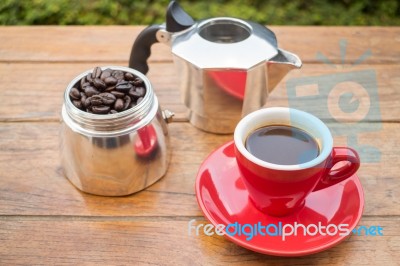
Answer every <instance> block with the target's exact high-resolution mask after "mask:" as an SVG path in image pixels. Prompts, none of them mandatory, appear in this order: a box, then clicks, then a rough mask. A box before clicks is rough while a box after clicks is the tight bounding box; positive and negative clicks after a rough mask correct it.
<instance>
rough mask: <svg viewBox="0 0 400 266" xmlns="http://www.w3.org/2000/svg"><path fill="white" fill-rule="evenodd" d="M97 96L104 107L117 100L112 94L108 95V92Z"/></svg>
mask: <svg viewBox="0 0 400 266" xmlns="http://www.w3.org/2000/svg"><path fill="white" fill-rule="evenodd" d="M98 96H100V97H101V99H102V101H103V103H104V104H105V105H111V104H113V103H114V102H115V100H116V99H117V98H116V97H115V96H114V95H113V94H111V93H108V92H103V93H100V94H99V95H98Z"/></svg>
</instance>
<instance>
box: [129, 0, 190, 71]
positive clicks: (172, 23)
mask: <svg viewBox="0 0 400 266" xmlns="http://www.w3.org/2000/svg"><path fill="white" fill-rule="evenodd" d="M166 20H167V21H166V26H165V27H166V31H167V32H170V33H174V32H179V31H182V30H185V29H187V28H190V27H191V26H192V25H193V24H194V23H195V22H194V20H193V19H192V17H190V16H189V15H188V14H187V13H186V12H185V11H184V10H183V9H182V7H181V6H180V5H179V4H178V2H176V1H171V2H170V3H169V5H168V8H167V14H166ZM160 29H164V26H162V25H152V26H149V27H147V28H145V29H144V30H143V31H142V32H141V33H140V34H139V36H138V37H137V38H136V40H135V42H134V43H133V47H132V51H131V56H130V58H129V67H130V68H133V69H136V70H138V71H140V72H142V73H143V74H145V75H146V73H147V72H148V71H149V66H148V65H147V59H148V58H149V57H150V54H151V46H152V45H153V44H154V43H156V42H158V40H157V37H156V34H157V31H158V30H160Z"/></svg>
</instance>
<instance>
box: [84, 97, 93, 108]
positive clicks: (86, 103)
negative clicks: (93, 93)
mask: <svg viewBox="0 0 400 266" xmlns="http://www.w3.org/2000/svg"><path fill="white" fill-rule="evenodd" d="M91 101H92V97H88V98H87V99H86V101H85V103H84V104H83V106H84V107H85V108H90V107H91V106H92V104H91Z"/></svg>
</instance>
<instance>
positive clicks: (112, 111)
mask: <svg viewBox="0 0 400 266" xmlns="http://www.w3.org/2000/svg"><path fill="white" fill-rule="evenodd" d="M117 113H118V112H117V111H115V110H114V109H112V110H111V111H110V114H117Z"/></svg>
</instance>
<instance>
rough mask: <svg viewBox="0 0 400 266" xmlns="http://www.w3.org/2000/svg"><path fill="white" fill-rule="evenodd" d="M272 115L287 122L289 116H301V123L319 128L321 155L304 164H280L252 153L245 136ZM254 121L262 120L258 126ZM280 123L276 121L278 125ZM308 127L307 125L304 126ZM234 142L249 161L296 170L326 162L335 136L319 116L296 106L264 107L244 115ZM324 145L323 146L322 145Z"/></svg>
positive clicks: (269, 167)
mask: <svg viewBox="0 0 400 266" xmlns="http://www.w3.org/2000/svg"><path fill="white" fill-rule="evenodd" d="M271 115H275V116H276V115H281V116H285V117H287V120H288V121H285V122H288V123H289V122H291V121H290V120H289V118H293V119H297V120H299V119H300V118H301V119H302V121H301V122H298V123H301V124H303V123H304V124H307V126H308V127H313V128H314V129H315V130H317V131H318V132H319V133H320V134H321V137H320V138H318V139H319V141H320V142H322V143H319V145H320V149H321V150H320V153H319V155H318V156H317V157H316V158H315V159H313V160H311V161H308V162H305V163H302V164H292V165H280V164H274V163H270V162H266V161H263V160H261V159H259V158H257V157H255V156H254V155H253V154H251V153H250V152H249V151H248V150H247V149H246V147H245V144H244V142H245V138H246V137H247V136H248V134H249V133H250V132H252V131H254V130H256V129H257V128H259V127H261V126H263V125H262V124H263V122H262V120H265V119H266V118H267V117H268V118H271ZM254 121H261V122H258V124H261V125H260V126H258V127H254V125H253V126H252V125H251V124H254V123H253V122H254ZM282 123H284V122H281V123H280V124H282ZM277 124H279V123H275V125H277ZM266 125H274V124H273V123H268V124H266ZM304 127H306V126H304ZM304 127H301V126H299V128H301V129H303V130H306V131H307V133H309V134H311V136H312V137H314V138H316V136H315V135H314V134H312V133H311V132H309V130H307V128H304ZM234 143H235V146H236V148H237V150H238V151H239V152H240V153H241V154H242V155H243V156H244V157H245V158H247V159H248V160H249V161H251V162H252V163H254V164H256V165H259V166H261V167H263V168H268V169H275V170H283V171H294V170H302V169H307V168H312V167H314V166H316V165H319V164H321V163H322V162H324V161H325V160H326V159H327V158H328V156H329V155H330V154H331V152H332V149H333V138H332V134H331V132H330V130H329V129H328V127H327V126H326V125H325V123H324V122H322V121H321V120H320V119H319V118H317V117H316V116H314V115H312V114H310V113H307V112H304V111H300V110H297V109H294V108H288V107H268V108H263V109H259V110H257V111H254V112H252V113H250V114H248V115H246V116H245V117H243V118H242V119H241V120H240V121H239V123H238V124H237V126H236V128H235V132H234ZM321 146H322V147H321Z"/></svg>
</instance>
